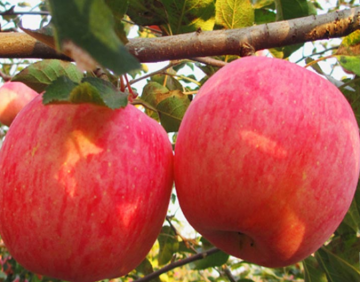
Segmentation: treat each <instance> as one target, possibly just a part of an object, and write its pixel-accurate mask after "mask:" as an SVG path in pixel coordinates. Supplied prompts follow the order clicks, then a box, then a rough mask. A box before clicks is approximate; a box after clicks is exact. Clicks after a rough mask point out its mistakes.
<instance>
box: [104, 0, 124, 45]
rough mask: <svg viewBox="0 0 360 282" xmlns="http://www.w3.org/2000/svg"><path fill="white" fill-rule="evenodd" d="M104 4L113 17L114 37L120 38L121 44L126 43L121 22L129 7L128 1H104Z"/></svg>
mask: <svg viewBox="0 0 360 282" xmlns="http://www.w3.org/2000/svg"><path fill="white" fill-rule="evenodd" d="M105 3H106V4H107V5H108V6H109V8H110V10H111V12H112V14H113V16H114V21H115V24H114V29H115V33H116V35H117V36H118V37H119V38H120V40H121V42H122V43H124V44H125V43H127V42H128V40H127V37H126V32H125V25H124V24H123V22H122V19H123V18H124V16H125V14H126V11H127V9H128V6H129V0H121V1H119V0H105Z"/></svg>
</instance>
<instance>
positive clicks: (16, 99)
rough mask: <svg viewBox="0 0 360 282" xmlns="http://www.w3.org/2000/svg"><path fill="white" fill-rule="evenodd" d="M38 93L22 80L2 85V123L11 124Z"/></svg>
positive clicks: (0, 101) (0, 100) (0, 99)
mask: <svg viewBox="0 0 360 282" xmlns="http://www.w3.org/2000/svg"><path fill="white" fill-rule="evenodd" d="M36 96H38V93H37V92H35V91H34V90H32V89H31V88H30V87H28V86H26V85H25V84H24V83H21V82H16V81H15V82H6V83H4V84H3V85H2V86H1V87H0V123H2V124H4V125H7V126H10V124H11V123H12V121H13V120H14V118H15V117H16V115H17V114H18V113H19V112H20V110H21V109H22V108H23V107H24V106H25V105H26V104H28V103H29V102H30V101H31V100H32V99H34V98H35V97H36Z"/></svg>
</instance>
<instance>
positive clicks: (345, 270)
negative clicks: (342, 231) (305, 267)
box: [315, 247, 360, 282]
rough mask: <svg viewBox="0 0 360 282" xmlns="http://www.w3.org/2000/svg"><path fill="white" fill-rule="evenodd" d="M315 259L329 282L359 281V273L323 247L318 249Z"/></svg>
mask: <svg viewBox="0 0 360 282" xmlns="http://www.w3.org/2000/svg"><path fill="white" fill-rule="evenodd" d="M315 257H316V259H317V261H318V263H319V264H320V266H321V267H322V269H323V270H324V272H325V274H326V277H327V279H328V280H329V281H331V282H358V281H360V271H359V270H358V269H356V268H355V267H353V266H352V265H351V264H349V263H348V262H347V261H345V260H343V259H342V258H340V257H339V256H337V255H335V254H333V253H332V252H330V251H329V250H327V249H326V248H325V247H322V248H320V249H319V250H318V251H317V252H316V253H315Z"/></svg>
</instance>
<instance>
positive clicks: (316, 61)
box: [304, 55, 334, 68]
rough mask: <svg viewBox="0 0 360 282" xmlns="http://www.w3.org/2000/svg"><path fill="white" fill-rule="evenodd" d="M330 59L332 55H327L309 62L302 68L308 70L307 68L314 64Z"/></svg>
mask: <svg viewBox="0 0 360 282" xmlns="http://www.w3.org/2000/svg"><path fill="white" fill-rule="evenodd" d="M332 57H334V55H329V56H325V57H321V58H319V59H317V60H314V61H311V62H310V63H308V64H307V65H306V66H305V67H304V68H308V67H310V66H312V65H315V64H316V63H318V62H320V61H324V60H326V59H330V58H332Z"/></svg>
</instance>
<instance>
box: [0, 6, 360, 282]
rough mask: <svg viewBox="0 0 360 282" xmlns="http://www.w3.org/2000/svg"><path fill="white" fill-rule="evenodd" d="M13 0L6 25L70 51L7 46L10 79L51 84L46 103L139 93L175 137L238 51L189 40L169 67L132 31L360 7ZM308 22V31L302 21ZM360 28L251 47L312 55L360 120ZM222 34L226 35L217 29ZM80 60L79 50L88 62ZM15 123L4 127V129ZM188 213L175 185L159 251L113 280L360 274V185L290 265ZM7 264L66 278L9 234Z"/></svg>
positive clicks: (1, 257) (302, 58) (39, 87)
mask: <svg viewBox="0 0 360 282" xmlns="http://www.w3.org/2000/svg"><path fill="white" fill-rule="evenodd" d="M11 2H12V1H1V2H0V10H1V11H2V12H1V15H2V19H3V23H4V24H3V26H2V33H4V32H9V31H14V30H15V31H17V32H18V31H19V32H25V33H27V34H28V35H30V36H31V37H33V38H35V39H37V40H38V41H40V42H43V43H45V44H47V46H50V47H49V48H56V49H57V50H58V51H61V52H63V53H64V54H65V55H66V56H67V57H63V58H67V60H60V59H59V58H55V57H54V58H52V59H49V58H48V59H42V58H39V59H36V60H34V59H31V60H30V59H26V57H25V56H24V57H23V58H24V59H15V58H12V57H10V56H9V57H8V58H4V56H2V57H3V59H2V60H1V62H0V68H1V69H0V70H1V76H2V78H3V80H9V79H11V80H12V81H21V82H23V83H25V84H27V85H28V86H30V87H31V88H33V89H34V90H36V91H37V92H39V93H40V92H43V91H45V94H44V103H52V102H65V103H67V102H69V103H70V102H72V103H78V102H90V103H95V104H99V105H103V106H107V107H110V108H119V107H123V106H125V105H126V104H127V103H129V102H131V103H133V104H134V105H137V106H138V107H139V108H141V109H143V110H144V111H145V112H146V114H148V115H149V116H151V117H153V118H154V119H156V120H158V121H159V122H160V123H161V124H162V126H163V127H164V128H165V129H166V131H167V132H168V133H169V137H170V138H172V140H173V143H174V145H175V143H176V135H177V130H178V128H179V125H180V122H181V119H182V117H183V115H184V113H185V111H186V109H187V107H188V106H189V104H190V103H191V101H192V98H193V95H196V92H197V90H198V89H199V87H200V86H201V85H202V84H203V83H204V82H205V81H206V79H207V78H208V77H209V76H210V75H212V74H213V73H214V72H216V71H217V70H218V69H219V67H220V66H221V64H223V63H226V62H229V61H231V60H234V59H236V58H238V56H236V55H234V54H226V53H223V54H219V55H217V56H213V57H212V61H209V60H207V59H204V58H198V56H194V55H192V54H193V53H192V51H193V50H187V52H188V54H189V55H188V56H187V57H183V58H180V59H176V60H172V61H169V63H168V66H167V67H166V68H162V69H160V70H158V71H156V72H153V73H149V72H147V66H146V63H145V61H151V54H150V60H149V59H147V60H143V61H141V60H140V59H138V58H137V56H136V55H137V51H139V52H140V51H141V50H140V49H141V47H139V48H138V50H137V49H136V46H135V49H134V50H135V52H132V53H131V52H129V51H128V48H127V44H129V42H131V40H132V39H129V34H130V32H131V34H132V36H134V34H136V37H137V38H141V39H144V40H145V41H142V42H145V44H146V42H147V41H146V40H151V39H156V38H163V37H166V38H168V39H169V40H172V38H173V37H174V36H175V35H179V34H184V33H195V34H196V33H201V32H203V31H213V30H230V29H244V28H247V27H250V26H256V25H262V24H268V23H275V22H278V21H282V20H291V19H295V18H301V17H306V16H315V15H320V14H324V13H331V12H333V11H335V10H338V9H350V8H358V7H359V4H358V3H357V1H353V0H347V1H330V3H329V1H320V0H319V1H317V0H308V1H307V0H286V1H284V0H121V1H120V0H104V1H98V0H67V1H56V0H49V1H46V2H45V1H38V5H37V6H35V7H31V4H29V3H27V2H26V1H24V2H20V1H18V2H17V5H16V6H12V4H13V3H11ZM31 3H32V4H33V2H31ZM32 8H33V9H32ZM19 9H21V11H25V10H26V9H27V10H28V11H30V10H32V12H33V13H35V14H37V15H38V17H41V21H40V24H39V26H38V29H37V30H32V29H28V28H26V27H23V26H22V23H21V22H20V19H21V13H17V11H18V10H19ZM356 12H357V13H358V14H359V13H360V10H356ZM50 19H51V22H50ZM298 29H299V32H301V26H298ZM359 29H360V26H358V30H356V31H354V32H352V33H351V34H346V36H345V35H344V36H342V38H340V39H337V40H322V41H311V39H308V40H306V41H308V43H306V44H305V40H304V42H301V43H297V44H292V45H291V44H281V43H279V44H278V46H276V47H275V46H274V48H270V49H268V50H266V51H265V52H258V53H255V51H259V50H251V48H250V52H248V54H246V55H255V56H256V55H257V56H259V55H265V56H272V57H277V58H281V59H284V60H290V61H292V62H295V63H298V64H300V65H302V66H305V65H306V67H308V68H311V69H312V70H313V71H315V72H317V73H318V74H320V75H322V76H324V77H325V78H327V79H328V80H329V81H330V82H332V83H333V84H335V85H336V86H337V87H338V88H339V89H340V90H341V91H342V92H343V94H344V95H345V96H346V98H347V99H348V101H349V102H350V104H351V106H352V108H353V110H354V112H355V115H356V117H357V119H358V122H360V102H359V101H360V30H359ZM0 35H1V34H0ZM329 37H331V36H329ZM266 40H267V38H266V37H265V38H263V39H262V41H263V42H266ZM279 40H280V39H279ZM213 41H214V44H216V41H217V38H216V37H214V38H213ZM149 42H150V41H149ZM151 42H154V41H151ZM174 42H175V41H174ZM229 44H231V43H230V42H229ZM250 47H251V46H250ZM161 55H163V60H160V59H158V58H156V59H154V60H153V61H155V62H156V61H165V60H167V58H168V54H166V52H165V53H164V54H160V56H161ZM242 55H244V54H242ZM19 57H21V56H17V57H16V58H19ZM194 57H197V58H194ZM44 58H45V55H44ZM70 60H75V61H76V63H77V65H78V66H79V67H80V69H79V68H78V67H76V66H75V65H74V64H73V63H72V62H70ZM99 66H101V67H99ZM344 71H345V72H344ZM199 73H200V74H201V75H199ZM197 77H201V78H197ZM127 79H128V80H129V81H130V83H129V84H130V85H131V84H133V83H134V82H137V81H139V80H141V81H145V83H144V86H143V88H141V89H135V88H134V89H132V88H130V87H128V86H126V85H127V84H128V83H127ZM64 89H65V90H64ZM319 95H321V93H319ZM7 129H8V128H7V127H5V126H1V127H0V134H1V138H4V137H5V136H6V131H7ZM180 213H181V212H180V210H179V207H178V202H177V198H176V194H175V192H173V195H172V198H171V203H170V208H169V213H168V216H167V218H166V221H165V222H164V226H163V228H162V231H161V233H160V235H159V237H158V240H157V242H156V243H155V245H154V246H153V248H152V250H151V252H150V253H149V254H148V256H147V257H146V259H145V260H144V261H143V262H142V263H141V264H140V265H139V266H138V267H137V268H136V269H134V270H133V271H132V272H130V273H129V274H128V275H127V276H125V277H121V278H118V279H112V280H111V281H150V279H151V278H152V280H151V281H164V282H165V281H230V282H233V281H238V282H241V281H242V282H255V281H306V282H325V281H334V282H358V281H360V261H359V259H360V188H358V190H357V193H356V195H355V198H354V200H353V202H352V205H351V207H350V209H349V211H348V213H347V215H346V216H345V218H344V220H343V222H342V223H341V225H340V226H339V227H338V229H337V230H336V232H335V233H334V235H333V236H332V237H331V238H330V239H329V241H328V242H326V244H325V245H324V246H323V247H322V248H320V249H319V250H318V251H317V252H316V253H315V254H313V255H312V256H310V257H308V258H307V259H305V260H304V261H302V262H299V263H297V264H296V265H293V266H289V267H285V268H281V269H270V268H264V267H259V266H257V265H253V264H249V263H247V262H245V261H242V260H240V259H237V258H234V257H230V256H229V255H227V254H226V253H223V252H221V251H219V250H217V249H214V248H213V246H212V245H211V244H210V243H209V242H208V241H206V240H205V239H204V238H202V237H201V236H200V235H199V234H198V233H196V232H195V231H194V230H192V229H191V227H190V226H189V225H188V224H187V223H186V221H184V219H183V218H182V217H181V216H180ZM24 232H31V230H24ZM104 259H106V258H104ZM0 267H1V268H0V269H1V271H0V281H56V280H53V279H51V278H47V277H43V276H41V275H38V274H34V273H30V272H28V271H27V270H25V269H24V268H22V267H21V265H19V264H18V263H17V262H16V261H15V260H14V259H12V258H11V256H10V255H9V254H8V252H7V249H6V246H5V245H4V244H3V242H2V241H0ZM89 271H91V270H90V269H89ZM160 272H161V273H162V274H161V275H160V274H159V273H160Z"/></svg>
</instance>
